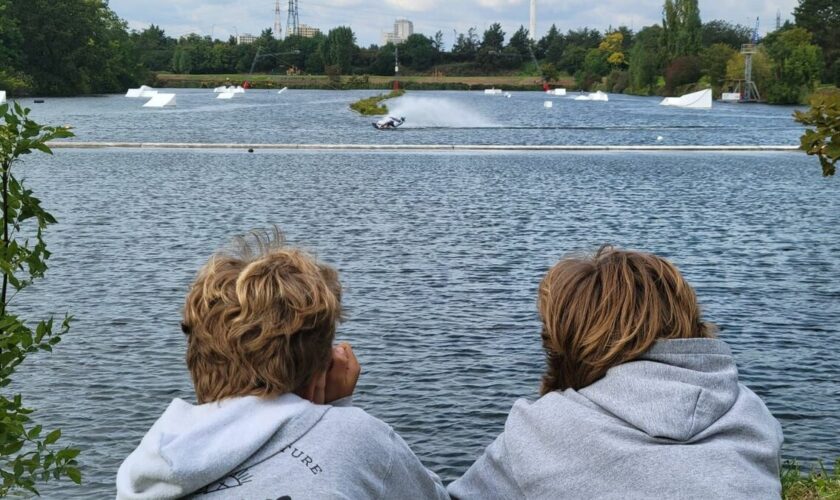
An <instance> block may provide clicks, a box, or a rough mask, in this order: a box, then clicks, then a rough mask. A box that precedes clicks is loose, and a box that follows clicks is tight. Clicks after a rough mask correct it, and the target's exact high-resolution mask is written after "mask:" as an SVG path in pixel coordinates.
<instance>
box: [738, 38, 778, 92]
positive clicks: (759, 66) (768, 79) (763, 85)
mask: <svg viewBox="0 0 840 500" xmlns="http://www.w3.org/2000/svg"><path fill="white" fill-rule="evenodd" d="M744 64H745V61H744V56H743V55H742V54H741V53H735V54H733V55H732V57H731V58H730V59H729V62H727V63H726V79H727V80H743V79H744ZM752 78H753V81H754V82H755V86H756V87H758V91H759V93H761V95H766V94H767V87H768V86H769V85H770V84H771V83H772V79H773V72H772V61H770V56H768V55H767V51H766V50H765V49H764V47H763V46H761V45H759V46H758V51H757V52H756V53H755V54H753V56H752Z"/></svg>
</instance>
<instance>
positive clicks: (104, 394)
mask: <svg viewBox="0 0 840 500" xmlns="http://www.w3.org/2000/svg"><path fill="white" fill-rule="evenodd" d="M181 94H183V96H182V95H181ZM298 94H299V95H300V97H299V98H297V97H296V96H297V95H298ZM367 94H369V92H368V93H358V92H347V93H335V92H303V91H300V92H294V91H289V92H288V93H287V94H284V95H281V96H277V95H276V94H274V95H271V94H269V93H268V92H261V93H257V92H255V93H253V96H252V94H248V95H247V96H246V101H242V102H241V103H233V104H234V106H240V108H232V109H225V108H224V107H221V105H220V107H219V108H215V109H216V111H215V112H213V111H210V110H209V108H212V107H215V106H217V105H216V103H215V102H212V101H211V102H210V103H209V104H201V103H202V102H204V101H205V100H207V99H205V97H206V96H207V92H206V91H205V92H204V93H201V92H198V91H183V92H181V91H179V107H178V108H176V109H175V110H171V111H170V110H156V111H155V110H142V109H141V108H139V106H140V104H141V103H142V102H138V101H133V100H129V99H124V98H122V97H101V98H80V99H48V100H47V103H46V104H45V105H43V106H42V107H39V108H36V110H35V111H34V114H35V116H36V118H38V119H41V120H44V121H46V122H50V123H72V124H74V125H75V126H76V132H77V133H78V135H79V137H78V138H77V140H83V141H93V140H126V141H128V140H131V141H197V142H213V141H224V142H239V141H253V142H304V143H317V142H349V143H357V144H363V143H374V142H378V143H385V142H388V141H394V142H392V143H400V142H399V141H402V142H401V143H406V144H420V143H426V144H437V143H472V144H476V143H487V144H492V143H502V144H528V143H532V142H533V143H540V144H543V143H544V144H556V143H560V144H576V143H578V142H586V143H591V144H606V143H613V144H625V143H626V144H639V143H642V142H643V140H648V139H647V138H648V137H649V136H650V135H651V134H653V135H662V136H663V137H665V141H663V142H666V143H669V142H668V141H671V142H670V143H673V144H677V143H679V144H694V143H702V144H730V143H736V144H753V143H755V142H760V143H762V144H795V143H796V139H797V136H798V134H799V133H800V131H801V129H800V128H799V127H798V126H796V124H794V123H793V122H792V120H790V119H789V115H790V112H791V110H790V109H789V108H776V107H769V106H743V107H740V106H725V105H720V106H716V108H715V109H713V110H712V111H711V112H705V111H704V112H699V113H698V112H696V111H695V112H692V113H691V114H686V113H688V112H687V111H682V110H668V112H666V110H663V109H661V108H659V107H657V106H656V100H652V99H646V98H631V97H625V96H614V99H613V101H611V102H610V103H606V104H604V103H586V104H588V105H589V108H586V109H593V110H594V109H596V108H595V107H596V106H597V105H599V104H600V105H602V106H613V107H610V108H608V107H603V108H600V109H601V110H604V109H606V110H607V111H608V113H606V115H605V114H604V113H602V112H597V113H595V112H593V113H592V114H582V113H576V114H572V111H570V110H573V108H572V106H577V105H579V104H582V103H576V102H573V101H569V102H564V101H561V102H560V103H558V104H557V105H555V107H554V108H553V109H552V110H546V109H545V108H542V101H543V100H544V99H545V98H544V96H541V95H538V94H532V95H528V94H514V95H513V97H512V98H510V99H506V98H503V97H502V98H495V97H489V96H484V95H480V94H477V93H475V94H472V93H461V94H459V93H445V92H433V93H422V94H421V93H418V94H421V97H420V98H419V99H415V100H434V99H442V100H445V101H447V102H449V105H451V106H454V107H455V108H458V109H462V110H467V111H465V112H469V113H474V114H475V115H476V116H479V117H480V118H479V119H480V120H489V121H490V123H492V124H493V126H495V127H496V128H491V127H488V126H481V127H475V128H464V127H461V128H458V126H456V125H452V126H451V127H450V128H447V127H446V126H445V125H443V124H441V123H438V122H434V120H433V117H432V118H422V119H421V118H417V121H421V120H425V121H421V123H427V124H428V126H427V127H426V128H422V127H418V128H417V129H411V128H407V129H405V130H404V131H400V132H394V133H379V132H376V131H375V130H373V129H372V127H370V126H369V125H368V123H367V122H369V121H370V120H369V119H366V118H360V117H356V116H354V115H352V114H350V113H349V112H347V111H346V106H347V104H348V103H349V102H350V101H352V100H354V99H356V98H358V97H359V96H363V95H367ZM182 97H183V98H182ZM252 97H253V99H252ZM278 97H279V98H280V99H289V100H291V98H292V97H295V102H297V103H298V104H300V106H298V105H295V104H293V103H282V104H281V103H277V104H276V105H269V104H265V103H263V102H262V101H269V100H270V99H277V98H278ZM517 99H518V102H519V103H520V104H518V105H515V104H514V103H515V102H517ZM252 100H253V101H254V104H253V106H252V104H251V101H252ZM525 103H527V106H531V107H532V108H534V109H530V108H527V106H526V104H525ZM397 104H399V103H397ZM409 104H411V103H409ZM194 106H195V107H194ZM202 106H207V107H208V110H201V109H196V108H201V107H202ZM236 109H239V110H240V111H236ZM307 109H309V111H307ZM313 109H314V110H315V111H312V110H313ZM418 109H419V110H417V111H416V114H415V115H413V116H416V117H420V116H423V115H421V112H425V111H422V109H420V108H418ZM423 109H425V108H423ZM517 109H519V110H521V111H522V112H523V116H518V115H514V114H513V112H514V111H515V110H517ZM580 109H583V108H580ZM564 110H565V111H564ZM566 111H568V112H566ZM525 115H527V116H525ZM672 115H673V116H672ZM261 116H262V117H263V118H260V117H261ZM406 116H407V118H408V119H409V123H410V122H411V120H412V114H407V115H406ZM662 117H664V118H662ZM660 118H661V119H660ZM628 121H629V122H631V123H634V124H637V125H638V127H635V128H634V127H631V126H628V125H627V122H628ZM663 121H667V122H668V123H671V124H672V125H671V128H665V127H664V125H662V124H661V123H662V122H663ZM686 121H689V122H690V123H691V124H692V126H696V127H697V128H694V129H681V128H679V127H677V123H678V122H686ZM555 122H557V123H566V124H567V125H566V128H544V129H533V128H515V127H518V126H520V125H519V124H523V123H524V124H525V125H521V126H522V127H525V126H526V125H527V126H530V125H535V124H537V125H538V124H540V123H547V124H553V123H555ZM511 123H512V124H513V125H511ZM574 123H578V125H574V126H579V127H589V128H581V129H579V130H578V129H570V127H571V126H572V124H574ZM610 124H611V125H610ZM645 124H647V125H645ZM485 125H486V124H485ZM502 126H510V127H512V128H501V127H502ZM621 126H624V127H625V128H618V127H621ZM753 126H754V127H753ZM759 126H761V127H764V132H763V133H762V134H760V135H761V137H759V135H758V133H757V132H756V127H759ZM319 127H321V128H320V129H319ZM546 127H555V125H546ZM557 127H561V126H560V125H557ZM599 127H600V128H599ZM645 127H647V128H645ZM716 127H717V128H716ZM319 130H320V131H319ZM666 134H667V135H666ZM752 134H756V135H754V136H753V135H752ZM753 137H754V138H753ZM459 141H460V142H459ZM540 141H543V142H540ZM19 168H20V169H21V170H20V172H21V173H23V174H24V176H25V177H26V180H27V183H28V185H29V187H30V188H32V189H34V190H35V193H36V195H37V196H39V198H41V199H42V200H43V203H44V205H45V206H46V207H47V208H48V209H49V210H51V211H52V212H53V213H54V215H55V216H56V217H57V218H58V220H59V224H57V225H56V226H53V227H52V228H50V230H49V232H48V242H49V245H50V249H51V250H52V251H53V253H54V255H53V257H52V259H51V261H50V269H49V271H48V273H47V277H46V279H44V280H43V281H40V282H39V283H38V285H37V286H36V287H34V288H33V289H31V290H29V291H28V293H25V294H24V295H22V296H19V297H18V298H17V299H16V306H15V307H16V308H17V309H16V310H17V311H18V312H21V313H25V314H33V311H34V312H37V313H38V315H39V317H40V316H41V315H43V314H44V313H45V312H47V311H51V312H55V313H58V314H60V313H63V312H64V311H67V312H70V313H71V314H73V315H74V316H75V317H76V321H75V322H74V324H73V327H72V331H71V333H70V334H69V335H68V336H67V337H65V340H64V342H62V343H61V344H60V345H59V346H58V347H57V349H56V351H55V353H53V354H51V355H38V356H35V357H33V358H31V359H29V360H27V362H26V364H25V365H24V367H23V368H22V369H21V371H20V372H19V374H18V376H17V382H16V384H15V386H16V388H19V389H21V390H22V391H24V394H25V396H26V401H27V402H28V403H29V404H31V405H32V406H34V407H36V408H38V413H37V414H36V418H37V420H38V421H39V422H40V423H44V424H45V425H46V426H47V427H50V426H60V427H61V428H62V430H63V435H64V438H62V442H64V443H73V444H76V445H78V446H79V447H81V448H82V449H83V454H82V456H81V460H82V463H83V473H84V476H85V477H84V486H83V487H81V488H71V487H69V486H68V485H66V484H54V485H51V486H47V487H44V488H43V490H42V491H43V493H44V496H45V497H48V498H90V497H97V498H98V497H107V496H111V495H112V494H113V480H114V475H115V474H116V469H117V467H118V466H119V464H120V462H121V461H122V460H123V458H124V457H125V456H126V455H127V454H128V453H129V452H130V451H131V450H132V449H133V448H134V447H135V446H136V444H137V443H138V442H139V440H140V438H141V437H142V435H143V434H144V433H145V431H146V430H147V429H148V427H149V426H150V425H151V424H152V422H153V421H154V420H155V419H156V418H157V417H158V416H159V415H160V413H161V412H162V411H163V410H164V409H165V407H166V406H167V404H168V403H169V401H170V400H171V399H172V398H174V397H182V398H186V399H190V398H192V393H191V387H190V382H189V376H188V373H187V371H186V368H185V366H184V361H183V357H184V352H185V342H184V337H183V334H182V333H181V331H180V327H179V322H180V309H181V305H182V302H183V299H184V296H185V293H186V290H187V286H188V284H189V283H190V281H191V279H192V278H193V276H194V273H195V272H196V270H197V269H198V267H199V266H200V265H201V264H202V263H203V262H204V260H205V259H206V258H207V257H208V256H209V255H210V254H211V253H212V252H213V251H214V250H215V249H217V248H218V247H220V246H222V245H224V244H225V243H226V242H227V241H228V240H229V238H230V237H231V236H233V235H235V234H239V233H242V232H244V231H247V230H249V229H252V228H265V227H269V226H271V225H273V224H276V225H278V226H279V227H281V228H282V229H283V230H284V231H285V233H286V235H287V237H288V239H289V240H290V241H291V242H293V243H295V244H299V245H302V246H305V247H306V248H308V249H310V250H312V251H313V252H315V253H316V254H317V255H318V256H319V257H320V258H322V259H323V260H325V261H327V262H329V263H332V264H333V265H335V266H336V267H337V268H338V269H339V271H340V274H341V278H342V282H343V283H344V285H345V286H346V294H345V304H346V307H347V316H348V320H347V322H346V323H344V324H342V325H341V326H340V327H339V334H338V335H339V338H340V339H342V340H347V341H350V342H351V343H352V344H353V345H354V346H355V349H356V351H357V353H358V356H359V358H360V361H361V363H362V367H363V374H362V378H361V381H360V383H359V386H358V389H357V394H356V404H357V405H358V406H360V407H363V408H365V409H366V410H368V411H369V412H370V413H372V414H373V415H375V416H377V417H379V418H381V419H383V420H385V421H386V422H388V423H389V424H391V425H393V426H394V427H395V428H396V429H397V430H398V431H399V432H400V433H401V434H402V436H403V437H404V438H405V439H406V441H408V443H409V444H410V445H411V446H412V447H413V449H414V450H415V451H416V452H417V454H418V455H419V456H420V457H421V459H422V460H423V461H424V463H425V464H426V465H427V466H429V467H430V468H432V469H433V470H434V471H435V472H437V473H439V474H441V475H442V476H443V477H444V479H445V480H451V479H453V478H455V477H457V475H458V474H460V473H461V472H463V471H464V470H465V469H466V467H468V466H469V465H470V464H471V462H472V460H474V458H475V457H476V456H477V455H478V454H479V453H480V452H481V451H482V450H483V448H484V447H485V446H486V445H488V444H489V443H490V442H491V441H492V439H493V438H494V437H495V436H496V435H497V434H498V433H499V432H500V431H501V429H502V427H503V423H504V419H505V417H506V415H507V412H508V411H509V409H510V407H511V405H512V404H513V402H514V401H515V400H516V399H517V398H521V397H530V398H533V397H536V395H537V390H538V387H539V379H540V375H541V373H542V368H543V357H542V353H541V350H540V340H539V324H538V320H537V315H536V288H537V284H538V282H539V279H540V278H541V276H542V274H543V273H544V272H545V271H546V270H547V269H548V267H549V266H551V265H552V264H553V263H554V262H555V261H556V260H557V259H558V258H560V257H562V256H563V255H564V254H566V253H568V252H572V251H578V250H593V249H595V248H597V246H599V245H600V244H602V243H606V242H609V243H613V244H616V245H620V246H623V247H629V248H634V249H642V250H648V251H653V252H656V253H659V254H662V255H665V256H667V257H668V258H670V259H672V260H673V261H674V262H675V263H676V264H677V265H678V266H679V267H680V269H681V270H682V271H683V272H684V274H685V275H686V277H687V278H688V279H689V281H690V282H691V283H693V284H694V285H695V287H696V289H697V292H698V296H699V298H700V301H701V303H702V305H703V308H704V312H705V316H706V318H707V319H708V320H710V321H713V322H715V323H717V324H718V325H719V326H720V328H721V334H720V335H721V337H722V338H724V339H725V340H726V341H728V342H729V343H730V345H731V346H732V348H733V350H734V352H735V355H736V358H737V360H738V364H739V369H740V373H741V377H742V381H743V382H744V383H746V384H747V385H749V386H750V387H751V388H752V389H753V390H754V391H756V392H757V393H758V394H759V395H760V396H761V397H762V398H763V399H764V400H765V401H766V403H767V405H768V407H769V408H770V409H771V411H772V412H773V413H774V415H775V416H776V417H777V418H778V419H779V420H780V421H781V423H782V425H783V428H784V431H785V445H784V450H783V451H784V456H785V457H786V458H795V459H798V460H799V461H801V462H805V463H811V462H813V461H814V460H816V459H827V460H833V459H835V458H837V457H839V456H840V442H838V440H837V435H838V431H840V384H838V380H840V366H838V364H837V362H836V352H837V351H838V350H840V337H839V336H838V333H840V328H838V326H837V324H838V322H837V319H838V317H840V260H838V257H840V225H838V224H837V213H838V212H837V207H838V205H837V200H838V195H840V186H838V183H837V180H836V179H828V180H826V179H823V178H822V177H821V176H820V169H819V165H818V163H817V162H816V160H814V159H813V158H809V157H806V156H805V155H803V154H799V153H728V154H724V153H692V154H685V153H683V154H676V153H625V152H610V153H569V152H566V153H509V152H507V153H506V152H497V153H488V152H481V153H475V152H474V153H468V152H464V153H452V152H425V153H421V152H405V153H394V152H385V153H383V152H326V151H269V152H265V151H257V153H255V154H248V153H246V152H244V151H219V150H209V151H195V150H185V151H160V150H119V149H109V150H96V151H80V150H58V151H57V154H56V156H55V157H53V158H47V157H44V156H32V157H29V158H28V159H27V160H26V162H25V163H23V164H21V166H20V167H19Z"/></svg>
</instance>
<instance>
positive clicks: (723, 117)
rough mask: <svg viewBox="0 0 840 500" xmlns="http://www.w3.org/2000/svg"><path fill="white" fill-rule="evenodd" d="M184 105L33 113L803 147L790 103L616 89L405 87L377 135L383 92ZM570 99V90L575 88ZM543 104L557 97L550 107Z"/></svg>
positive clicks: (354, 135)
mask: <svg viewBox="0 0 840 500" xmlns="http://www.w3.org/2000/svg"><path fill="white" fill-rule="evenodd" d="M172 92H176V93H177V99H178V106H177V107H176V108H167V109H148V108H143V107H142V105H143V103H144V102H145V100H144V99H126V98H124V97H122V96H108V97H100V98H92V99H84V100H79V99H47V100H46V103H45V104H38V105H34V104H32V103H31V101H28V104H29V105H31V106H33V109H34V116H35V117H37V118H38V119H41V120H43V121H47V122H49V123H57V124H62V123H68V124H72V125H73V126H74V127H76V133H77V134H78V138H77V140H82V141H147V142H240V143H241V142H250V143H324V142H327V143H347V144H349V143H353V144H359V143H362V144H371V143H389V144H391V143H394V144H622V145H623V144H657V143H658V142H657V137H659V136H661V137H662V141H661V142H659V143H661V144H666V145H682V144H690V145H695V144H713V145H718V144H765V145H775V144H799V136H800V135H801V134H802V128H801V127H800V126H799V125H798V124H796V123H795V122H794V121H793V118H792V116H791V115H792V113H793V109H794V108H791V107H787V106H766V105H758V104H756V105H747V106H744V105H737V104H719V103H715V106H714V108H713V109H711V110H680V109H675V108H670V107H664V106H659V101H660V100H661V99H660V98H655V97H634V96H625V95H617V94H611V95H610V99H611V100H610V102H580V101H575V100H573V99H571V98H569V97H548V96H546V95H545V94H543V93H541V92H515V93H513V94H512V95H511V97H510V98H509V99H508V98H505V97H504V96H487V95H484V93H483V92H409V94H407V95H406V96H405V97H403V98H401V99H398V100H395V101H390V102H389V104H388V105H389V106H390V108H391V111H392V112H394V114H397V115H402V116H405V117H406V118H407V121H406V126H405V127H404V128H402V129H400V130H398V131H391V132H379V131H377V130H374V128H373V127H371V126H370V123H371V121H372V119H371V118H366V117H362V116H359V115H357V114H355V113H354V112H352V111H350V109H349V107H348V105H349V104H350V103H351V102H353V101H355V100H357V99H360V98H362V97H367V96H370V95H375V94H376V93H377V91H370V90H365V91H344V92H340V91H339V92H336V91H311V90H309V91H305V90H289V91H287V92H285V93H284V94H281V95H278V94H277V92H276V91H268V90H254V91H249V93H248V94H246V95H245V96H244V97H241V98H237V99H236V100H233V101H219V100H216V99H215V94H213V93H212V91H211V90H174V91H172ZM570 96H571V94H570ZM546 100H550V101H552V102H553V104H554V107H553V108H552V109H545V108H544V107H543V103H544V101H546Z"/></svg>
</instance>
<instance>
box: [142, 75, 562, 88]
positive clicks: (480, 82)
mask: <svg viewBox="0 0 840 500" xmlns="http://www.w3.org/2000/svg"><path fill="white" fill-rule="evenodd" d="M398 80H399V82H400V87H402V88H404V89H407V90H484V89H490V88H501V89H504V90H517V91H541V90H542V88H543V87H542V80H541V79H540V78H539V77H535V76H404V77H403V76H401V77H399V79H398ZM245 81H247V82H249V83H250V85H251V87H252V88H255V89H281V88H283V87H288V88H290V89H312V90H352V89H360V90H366V89H370V90H386V89H390V88H393V86H394V77H390V76H374V75H350V76H341V77H339V78H338V79H336V78H332V79H331V78H330V77H328V76H322V75H264V74H254V75H247V74H229V75H183V74H175V73H157V74H156V75H155V81H154V82H153V86H154V87H160V88H215V87H219V86H222V85H230V84H235V85H241V84H242V83H243V82H245ZM550 85H551V86H552V87H564V88H573V87H574V86H575V82H574V80H573V79H561V80H559V81H557V82H551V84H550Z"/></svg>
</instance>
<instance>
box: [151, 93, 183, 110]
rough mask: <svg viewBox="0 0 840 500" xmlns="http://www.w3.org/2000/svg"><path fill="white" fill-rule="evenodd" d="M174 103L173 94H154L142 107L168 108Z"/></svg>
mask: <svg viewBox="0 0 840 500" xmlns="http://www.w3.org/2000/svg"><path fill="white" fill-rule="evenodd" d="M175 105H176V99H175V94H155V96H154V97H152V98H151V100H149V102H147V103H146V104H144V105H143V107H144V108H169V107H174V106H175Z"/></svg>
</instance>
